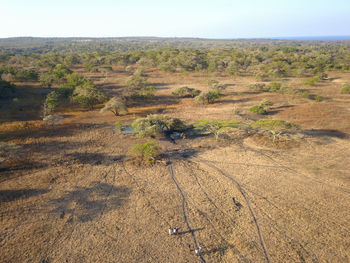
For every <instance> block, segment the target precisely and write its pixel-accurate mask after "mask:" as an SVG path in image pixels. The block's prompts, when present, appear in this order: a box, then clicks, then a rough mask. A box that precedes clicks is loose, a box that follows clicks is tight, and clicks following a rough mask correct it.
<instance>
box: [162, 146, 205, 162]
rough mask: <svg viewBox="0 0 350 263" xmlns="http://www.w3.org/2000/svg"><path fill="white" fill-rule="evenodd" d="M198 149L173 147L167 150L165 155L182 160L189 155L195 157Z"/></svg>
mask: <svg viewBox="0 0 350 263" xmlns="http://www.w3.org/2000/svg"><path fill="white" fill-rule="evenodd" d="M198 152H199V151H198V150H196V149H193V148H191V149H175V150H169V151H167V152H166V153H165V155H167V156H169V158H171V159H173V160H184V159H187V158H190V157H195V156H197V154H198Z"/></svg>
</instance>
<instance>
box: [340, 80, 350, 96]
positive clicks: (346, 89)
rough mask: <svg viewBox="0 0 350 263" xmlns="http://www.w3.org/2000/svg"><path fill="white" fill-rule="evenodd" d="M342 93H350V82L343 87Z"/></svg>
mask: <svg viewBox="0 0 350 263" xmlns="http://www.w3.org/2000/svg"><path fill="white" fill-rule="evenodd" d="M341 93H342V94H350V83H345V84H344V85H343V87H342V88H341Z"/></svg>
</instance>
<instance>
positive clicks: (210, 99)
mask: <svg viewBox="0 0 350 263" xmlns="http://www.w3.org/2000/svg"><path fill="white" fill-rule="evenodd" d="M220 97H221V94H220V93H219V92H218V91H209V92H207V93H201V94H199V95H198V96H197V97H195V101H196V102H197V103H201V104H205V103H207V104H212V103H214V102H215V101H216V100H217V99H219V98H220Z"/></svg>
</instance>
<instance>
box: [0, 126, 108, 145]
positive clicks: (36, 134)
mask: <svg viewBox="0 0 350 263" xmlns="http://www.w3.org/2000/svg"><path fill="white" fill-rule="evenodd" d="M107 126H109V124H57V125H53V126H49V125H45V126H28V127H19V128H18V129H14V130H11V131H6V132H0V140H1V141H5V142H6V141H9V140H14V139H24V138H41V137H57V136H59V137H69V136H73V135H76V134H77V133H81V132H82V131H83V130H85V129H96V128H103V127H107Z"/></svg>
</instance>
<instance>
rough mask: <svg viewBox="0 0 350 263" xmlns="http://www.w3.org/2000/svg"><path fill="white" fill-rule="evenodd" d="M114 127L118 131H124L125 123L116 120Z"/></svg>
mask: <svg viewBox="0 0 350 263" xmlns="http://www.w3.org/2000/svg"><path fill="white" fill-rule="evenodd" d="M114 128H115V129H116V130H117V131H122V129H123V125H122V123H121V122H120V121H116V122H115V124H114Z"/></svg>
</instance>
